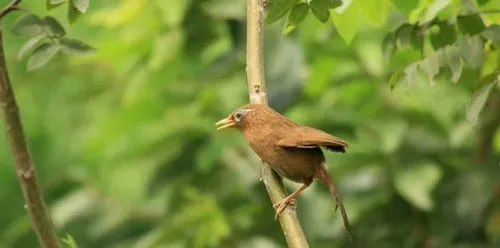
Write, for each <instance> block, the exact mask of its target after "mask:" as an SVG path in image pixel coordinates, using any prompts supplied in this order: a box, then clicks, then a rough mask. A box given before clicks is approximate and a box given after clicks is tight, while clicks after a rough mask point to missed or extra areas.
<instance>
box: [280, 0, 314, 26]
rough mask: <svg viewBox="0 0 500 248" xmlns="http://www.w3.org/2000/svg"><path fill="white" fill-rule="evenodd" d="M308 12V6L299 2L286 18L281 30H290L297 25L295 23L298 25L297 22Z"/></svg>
mask: <svg viewBox="0 0 500 248" xmlns="http://www.w3.org/2000/svg"><path fill="white" fill-rule="evenodd" d="M308 12H309V6H308V5H307V4H306V3H299V4H297V5H295V7H293V9H292V10H291V11H290V14H289V15H288V17H287V19H286V23H285V28H284V31H283V32H284V33H285V34H288V33H290V32H292V31H293V30H294V29H295V28H296V27H297V25H299V23H300V22H301V21H302V20H304V18H305V17H306V15H307V13H308Z"/></svg>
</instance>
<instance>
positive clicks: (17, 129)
mask: <svg viewBox="0 0 500 248" xmlns="http://www.w3.org/2000/svg"><path fill="white" fill-rule="evenodd" d="M19 2H20V1H19V0H17V1H12V2H11V3H10V4H9V5H7V7H5V8H3V9H2V10H0V18H1V17H2V16H5V14H7V13H8V12H10V11H11V10H13V9H15V8H16V5H17V4H18V3H19ZM0 107H1V109H2V110H1V111H2V114H3V119H4V123H5V130H6V131H7V136H8V139H9V143H10V147H11V151H12V155H13V157H14V165H15V169H16V175H17V177H18V179H19V183H20V184H21V190H22V192H23V197H24V201H25V202H26V205H25V208H26V209H27V210H28V213H29V215H30V217H31V224H32V226H33V229H34V231H35V233H36V236H37V238H38V242H39V243H40V246H41V247H43V248H59V247H61V244H60V242H59V239H58V237H57V235H56V232H55V230H54V228H53V226H52V223H51V221H50V218H49V215H48V212H47V207H46V206H45V203H44V200H43V196H42V191H41V189H40V188H39V187H38V184H37V181H36V176H35V169H34V167H33V163H32V160H31V156H30V154H29V151H28V145H27V144H26V138H25V135H24V131H23V127H22V123H21V118H20V116H19V108H18V106H17V103H16V99H15V96H14V92H13V90H12V86H11V83H10V79H9V75H8V72H7V64H6V62H5V54H4V49H3V29H2V27H1V26H0Z"/></svg>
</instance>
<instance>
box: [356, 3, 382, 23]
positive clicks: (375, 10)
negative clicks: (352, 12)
mask: <svg viewBox="0 0 500 248" xmlns="http://www.w3.org/2000/svg"><path fill="white" fill-rule="evenodd" d="M357 1H362V2H363V3H362V4H363V8H361V9H360V12H361V13H362V14H363V16H364V17H365V18H366V19H367V20H368V21H369V23H370V24H372V25H374V26H376V27H380V26H382V25H383V24H384V22H385V20H386V18H387V13H388V9H389V0H357Z"/></svg>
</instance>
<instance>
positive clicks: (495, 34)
mask: <svg viewBox="0 0 500 248" xmlns="http://www.w3.org/2000/svg"><path fill="white" fill-rule="evenodd" d="M482 35H483V37H485V38H486V39H489V40H491V41H492V42H493V43H494V44H495V45H496V46H498V47H500V25H498V24H492V25H490V26H488V28H486V30H484V31H483V34H482Z"/></svg>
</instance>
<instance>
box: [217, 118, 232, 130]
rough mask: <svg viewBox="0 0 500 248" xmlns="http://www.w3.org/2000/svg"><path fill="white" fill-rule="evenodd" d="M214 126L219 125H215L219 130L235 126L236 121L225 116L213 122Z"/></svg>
mask: <svg viewBox="0 0 500 248" xmlns="http://www.w3.org/2000/svg"><path fill="white" fill-rule="evenodd" d="M215 126H219V127H217V130H221V129H224V128H228V127H234V126H236V122H235V121H234V120H232V119H231V118H229V117H227V118H224V119H222V120H220V121H218V122H217V123H215Z"/></svg>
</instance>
